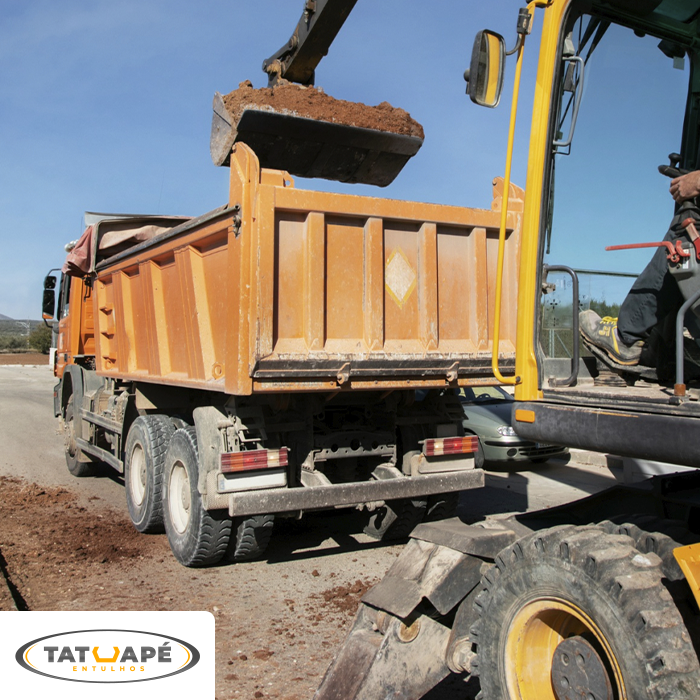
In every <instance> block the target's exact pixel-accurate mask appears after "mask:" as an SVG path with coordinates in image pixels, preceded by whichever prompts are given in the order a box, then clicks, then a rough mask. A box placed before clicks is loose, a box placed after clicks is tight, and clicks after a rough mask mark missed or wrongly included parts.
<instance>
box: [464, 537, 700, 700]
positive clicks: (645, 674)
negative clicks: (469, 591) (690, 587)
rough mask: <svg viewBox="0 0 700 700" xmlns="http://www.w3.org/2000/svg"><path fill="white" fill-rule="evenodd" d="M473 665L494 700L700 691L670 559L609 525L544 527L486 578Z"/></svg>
mask: <svg viewBox="0 0 700 700" xmlns="http://www.w3.org/2000/svg"><path fill="white" fill-rule="evenodd" d="M481 587H482V590H481V592H480V593H479V594H478V596H477V597H476V599H475V606H476V610H477V614H478V620H477V622H476V623H475V625H474V627H473V629H472V641H473V642H474V643H475V645H476V654H477V656H476V658H475V660H474V662H473V664H472V668H473V672H474V674H475V675H478V676H479V680H480V684H481V694H480V695H479V697H480V698H488V700H510V699H511V698H516V697H517V698H520V700H561V698H565V697H575V698H578V697H582V698H591V697H592V698H596V699H600V700H609V699H614V700H671V698H674V699H676V700H680V699H685V698H687V699H688V700H690V698H698V697H700V665H699V664H698V658H697V656H696V654H695V651H694V649H693V646H692V644H691V642H690V638H689V636H688V632H687V630H686V628H685V626H684V623H683V620H682V618H681V616H680V614H679V612H678V610H677V608H676V606H675V605H674V602H673V600H672V599H671V596H670V595H669V593H668V591H667V590H666V588H665V586H664V574H663V570H662V563H661V560H660V559H659V557H658V556H656V555H655V554H653V553H650V554H643V553H642V552H640V551H639V550H638V549H636V548H635V546H634V540H633V539H632V538H630V537H628V536H625V535H614V534H609V533H608V532H606V531H605V529H604V528H602V527H597V526H588V527H575V526H563V527H555V528H551V529H549V530H543V531H540V532H537V533H535V534H533V535H530V536H528V537H526V538H524V539H522V540H520V541H519V542H517V543H516V544H514V545H512V546H510V547H507V548H506V549H505V550H503V551H502V552H501V553H500V554H499V555H498V556H497V558H496V561H495V564H494V566H492V567H491V568H490V569H489V570H488V571H487V572H486V573H485V575H484V576H483V577H482V580H481Z"/></svg>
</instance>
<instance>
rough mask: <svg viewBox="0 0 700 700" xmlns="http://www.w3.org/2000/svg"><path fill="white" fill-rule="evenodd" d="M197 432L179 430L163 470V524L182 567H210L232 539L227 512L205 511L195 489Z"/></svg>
mask: <svg viewBox="0 0 700 700" xmlns="http://www.w3.org/2000/svg"><path fill="white" fill-rule="evenodd" d="M198 478H199V449H198V447H197V431H196V429H195V428H193V427H188V428H179V429H178V430H176V431H175V433H174V434H173V436H172V438H171V439H170V445H169V446H168V451H167V453H166V456H165V465H164V469H163V521H164V524H165V532H166V534H167V536H168V542H169V543H170V549H172V552H173V554H174V555H175V558H176V559H177V560H178V561H179V562H180V563H181V564H183V565H184V566H190V567H201V566H211V565H213V564H216V563H217V562H219V561H220V560H221V558H222V557H223V556H224V554H226V549H227V547H228V543H229V539H230V537H231V518H230V517H229V515H228V512H227V511H207V510H205V509H204V506H203V505H202V497H201V495H200V493H199V490H198V488H197V481H198Z"/></svg>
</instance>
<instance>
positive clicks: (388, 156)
mask: <svg viewBox="0 0 700 700" xmlns="http://www.w3.org/2000/svg"><path fill="white" fill-rule="evenodd" d="M256 107H257V106H251V107H247V108H245V109H244V110H243V111H242V112H241V113H240V115H234V114H232V113H231V111H230V110H229V109H228V108H227V106H226V104H225V102H224V98H223V97H222V95H221V94H219V93H218V92H217V93H216V95H215V96H214V115H213V118H212V127H211V143H210V147H211V157H212V160H213V161H214V163H215V164H216V165H228V163H229V158H230V155H231V149H232V148H233V145H234V144H235V143H237V142H242V143H245V144H247V145H248V146H250V147H251V148H252V149H253V150H254V151H255V153H256V155H257V156H258V158H259V160H260V165H261V166H262V167H263V168H274V169H277V170H286V171H287V172H289V173H290V174H292V175H298V176H299V177H314V178H316V177H319V178H323V179H326V180H339V181H340V182H350V183H363V184H367V185H378V186H379V187H385V186H386V185H389V184H390V183H391V182H393V181H394V179H395V178H396V176H397V175H398V174H399V173H400V172H401V170H402V168H403V166H404V165H406V163H407V162H408V160H409V158H411V157H412V156H414V155H415V154H416V153H417V152H418V150H419V149H420V147H421V145H422V144H423V138H422V135H420V136H418V135H413V134H406V133H396V132H392V131H382V130H379V129H372V128H364V127H358V126H355V125H352V124H344V123H340V122H335V121H333V122H331V121H324V120H321V119H314V118H309V117H305V116H299V115H298V114H295V113H293V112H290V111H275V110H274V109H272V108H270V107H269V106H262V107H260V108H256Z"/></svg>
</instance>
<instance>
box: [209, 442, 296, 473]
mask: <svg viewBox="0 0 700 700" xmlns="http://www.w3.org/2000/svg"><path fill="white" fill-rule="evenodd" d="M288 455H289V450H288V449H287V448H286V447H282V448H280V449H279V450H248V451H247V452H224V453H223V454H222V455H221V471H222V472H245V471H249V470H254V469H270V468H273V467H286V466H287V464H288V463H289V459H288Z"/></svg>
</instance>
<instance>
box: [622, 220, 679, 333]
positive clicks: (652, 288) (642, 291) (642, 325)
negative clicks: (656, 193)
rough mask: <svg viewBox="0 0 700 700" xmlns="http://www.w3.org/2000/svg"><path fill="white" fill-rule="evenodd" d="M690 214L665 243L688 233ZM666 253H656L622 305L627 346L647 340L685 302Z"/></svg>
mask: <svg viewBox="0 0 700 700" xmlns="http://www.w3.org/2000/svg"><path fill="white" fill-rule="evenodd" d="M688 215H689V211H688V210H685V212H684V213H683V215H682V217H681V216H676V217H674V219H673V222H672V224H671V227H670V228H669V230H668V233H667V234H666V236H665V237H664V240H665V241H671V242H672V243H675V241H676V240H677V239H678V237H679V236H680V235H681V233H683V231H684V229H683V228H682V227H681V223H682V221H684V220H685V219H686V218H687V217H688ZM666 253H667V250H666V248H658V249H657V250H656V252H655V253H654V255H653V257H652V258H651V260H650V261H649V264H648V265H647V266H646V267H645V268H644V270H642V273H641V274H640V275H639V277H637V279H636V280H635V282H634V284H633V285H632V287H631V288H630V291H629V292H628V293H627V296H626V297H625V300H624V301H623V302H622V306H621V307H620V313H619V316H618V319H617V329H618V334H619V338H620V340H621V341H622V342H623V343H624V344H625V345H632V344H634V343H635V342H636V341H638V340H646V339H647V338H648V337H649V333H650V332H651V329H652V328H654V326H656V325H657V324H658V323H659V322H660V321H662V320H663V319H664V318H665V317H666V316H667V315H668V314H669V313H673V312H675V311H677V310H678V308H679V307H680V305H681V304H682V303H683V297H682V295H681V293H680V290H679V289H678V285H677V284H676V281H675V280H674V279H673V277H672V276H671V274H670V273H669V271H668V259H667V257H666Z"/></svg>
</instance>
